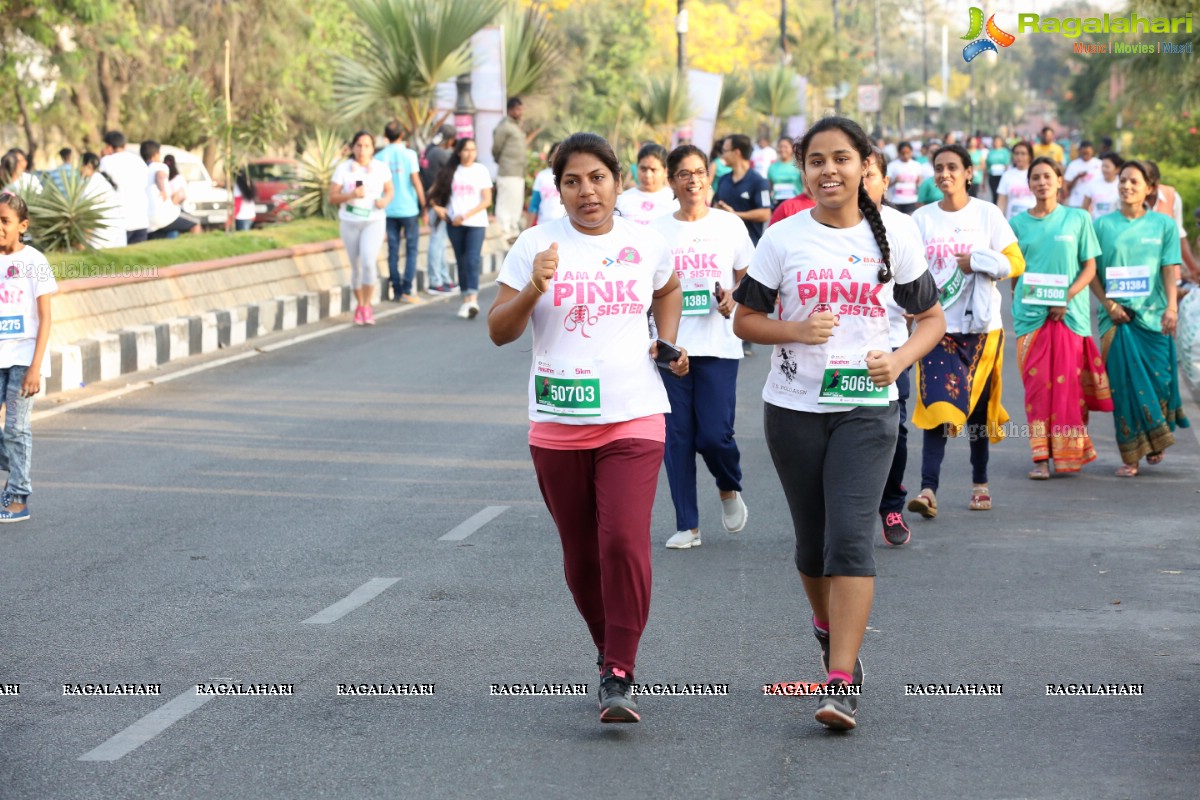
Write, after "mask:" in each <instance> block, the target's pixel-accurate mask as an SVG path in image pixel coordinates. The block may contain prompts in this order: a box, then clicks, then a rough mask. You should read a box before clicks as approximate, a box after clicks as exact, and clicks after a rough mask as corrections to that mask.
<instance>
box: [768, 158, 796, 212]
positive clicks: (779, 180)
mask: <svg viewBox="0 0 1200 800" xmlns="http://www.w3.org/2000/svg"><path fill="white" fill-rule="evenodd" d="M767 180H769V181H770V182H771V202H772V203H774V204H775V205H778V204H779V203H782V202H783V201H784V200H791V199H792V198H793V197H795V196H796V195H798V194H800V169H799V168H798V167H797V166H796V165H795V164H793V163H791V162H788V163H786V164H785V163H783V162H782V161H776V162H775V163H774V164H772V165H771V166H769V167H767Z"/></svg>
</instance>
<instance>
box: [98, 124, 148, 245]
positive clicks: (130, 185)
mask: <svg viewBox="0 0 1200 800" xmlns="http://www.w3.org/2000/svg"><path fill="white" fill-rule="evenodd" d="M101 152H102V153H103V157H102V158H101V159H100V171H101V172H103V173H104V174H105V175H107V176H109V178H110V179H111V180H112V184H113V186H114V187H116V190H117V200H118V203H119V204H120V206H121V216H122V219H123V223H122V225H123V227H124V228H125V241H126V243H128V244H137V243H138V242H144V241H146V238H147V237H148V236H149V235H150V204H149V202H148V201H147V197H146V181H147V179H148V178H147V176H148V175H149V168H148V167H147V166H146V162H145V161H142V159H140V158H139V157H138V156H136V155H134V154H133V153H130V152H129V151H128V150H126V149H125V134H123V133H121V132H120V131H109V132H108V133H106V134H104V149H103V150H102V151H101Z"/></svg>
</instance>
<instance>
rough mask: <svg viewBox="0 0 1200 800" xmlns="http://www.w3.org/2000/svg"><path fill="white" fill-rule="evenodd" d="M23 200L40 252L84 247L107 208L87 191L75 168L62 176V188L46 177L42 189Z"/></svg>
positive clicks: (35, 242) (98, 226)
mask: <svg viewBox="0 0 1200 800" xmlns="http://www.w3.org/2000/svg"><path fill="white" fill-rule="evenodd" d="M26 200H27V201H28V203H29V222H30V225H29V230H30V231H31V233H32V235H33V244H34V247H36V248H37V249H38V250H41V251H42V252H43V253H48V252H51V251H60V250H61V251H68V250H82V249H85V248H86V247H88V239H89V238H90V237H91V236H92V234H93V233H94V232H95V231H97V230H98V229H99V228H100V227H101V222H102V220H103V218H104V216H105V214H107V213H108V212H109V210H110V209H109V207H108V206H106V205H104V204H102V203H101V201H100V199H99V198H97V197H95V196H89V195H88V193H87V179H86V178H84V177H82V176H81V175H80V174H79V173H78V172H72V173H69V174H67V175H66V176H64V177H63V188H62V189H60V188H58V184H56V183H55V182H54V181H46V182H45V183H43V184H42V191H41V192H39V193H38V194H31V195H29V196H27V197H26Z"/></svg>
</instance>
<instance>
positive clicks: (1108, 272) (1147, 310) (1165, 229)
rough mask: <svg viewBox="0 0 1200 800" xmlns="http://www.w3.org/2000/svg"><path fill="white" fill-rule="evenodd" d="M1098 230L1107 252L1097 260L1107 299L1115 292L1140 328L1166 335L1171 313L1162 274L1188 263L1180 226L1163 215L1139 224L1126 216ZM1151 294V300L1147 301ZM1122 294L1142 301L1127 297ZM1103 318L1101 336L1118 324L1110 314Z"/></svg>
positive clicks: (1105, 221) (1107, 218)
mask: <svg viewBox="0 0 1200 800" xmlns="http://www.w3.org/2000/svg"><path fill="white" fill-rule="evenodd" d="M1094 224H1095V227H1096V239H1097V240H1098V241H1099V242H1100V249H1101V251H1102V252H1101V253H1100V256H1099V257H1098V258H1097V259H1096V274H1097V275H1099V276H1100V281H1101V282H1102V283H1104V284H1105V287H1104V288H1105V293H1106V294H1107V293H1108V292H1109V291H1110V290H1111V291H1113V292H1114V293H1115V294H1116V295H1118V296H1116V297H1113V298H1112V300H1113V301H1114V302H1117V303H1120V304H1121V305H1123V306H1125V307H1126V308H1127V309H1130V310H1132V311H1133V313H1134V321H1135V322H1136V323H1137V324H1138V325H1140V326H1142V327H1143V328H1145V329H1146V330H1148V331H1153V332H1154V333H1161V332H1162V315H1163V311H1165V310H1166V308H1167V289H1166V286H1165V285H1164V284H1163V279H1162V268H1163V267H1164V266H1166V265H1168V264H1178V263H1180V262H1181V261H1182V260H1183V259H1182V256H1181V254H1180V248H1179V229H1178V228H1177V227H1176V226H1175V221H1174V220H1173V219H1171V218H1170V217H1168V216H1167V215H1166V214H1159V213H1158V212H1157V211H1149V212H1147V213H1145V214H1143V215H1142V216H1140V217H1138V218H1137V219H1128V218H1127V217H1126V216H1125V215H1124V214H1122V213H1121V212H1120V211H1114V212H1113V213H1111V214H1105V215H1104V216H1102V217H1100V218H1099V219H1097V220H1096V221H1095V223H1094ZM1119 268H1123V269H1121V272H1120V273H1113V272H1112V270H1115V269H1119ZM1130 268H1132V269H1130ZM1109 278H1111V279H1112V282H1111V283H1110V282H1109V280H1108V279H1109ZM1143 278H1145V279H1148V280H1141V279H1143ZM1147 284H1148V285H1147ZM1146 290H1148V292H1147V294H1145V295H1142V292H1143V291H1146ZM1122 294H1136V295H1141V296H1137V297H1122V296H1120V295H1122ZM1099 317H1100V333H1101V334H1104V333H1107V332H1108V330H1109V329H1110V328H1112V327H1113V321H1112V320H1111V319H1110V318H1109V316H1108V314H1107V313H1101V314H1100V315H1099Z"/></svg>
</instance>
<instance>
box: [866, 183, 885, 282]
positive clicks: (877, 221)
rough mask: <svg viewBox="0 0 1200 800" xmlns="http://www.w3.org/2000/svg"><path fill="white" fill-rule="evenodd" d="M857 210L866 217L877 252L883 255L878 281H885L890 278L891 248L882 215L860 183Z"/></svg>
mask: <svg viewBox="0 0 1200 800" xmlns="http://www.w3.org/2000/svg"><path fill="white" fill-rule="evenodd" d="M858 210H859V211H861V212H862V215H863V216H864V217H866V218H867V224H868V225H870V226H871V234H872V235H873V236H874V237H875V244H877V245H879V252H880V254H881V255H882V256H883V266H882V267H880V268H879V282H880V283H887V282H888V281H890V280H891V279H892V248H890V247H889V246H888V240H887V228H885V227H883V217H882V216H881V215H880V213H879V209H878V208H876V207H875V204H874V203H873V202H871V198H870V196H869V195H868V194H867V190H866V188H864V187H863V185H862V184H861V183H860V184H859V185H858Z"/></svg>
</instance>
